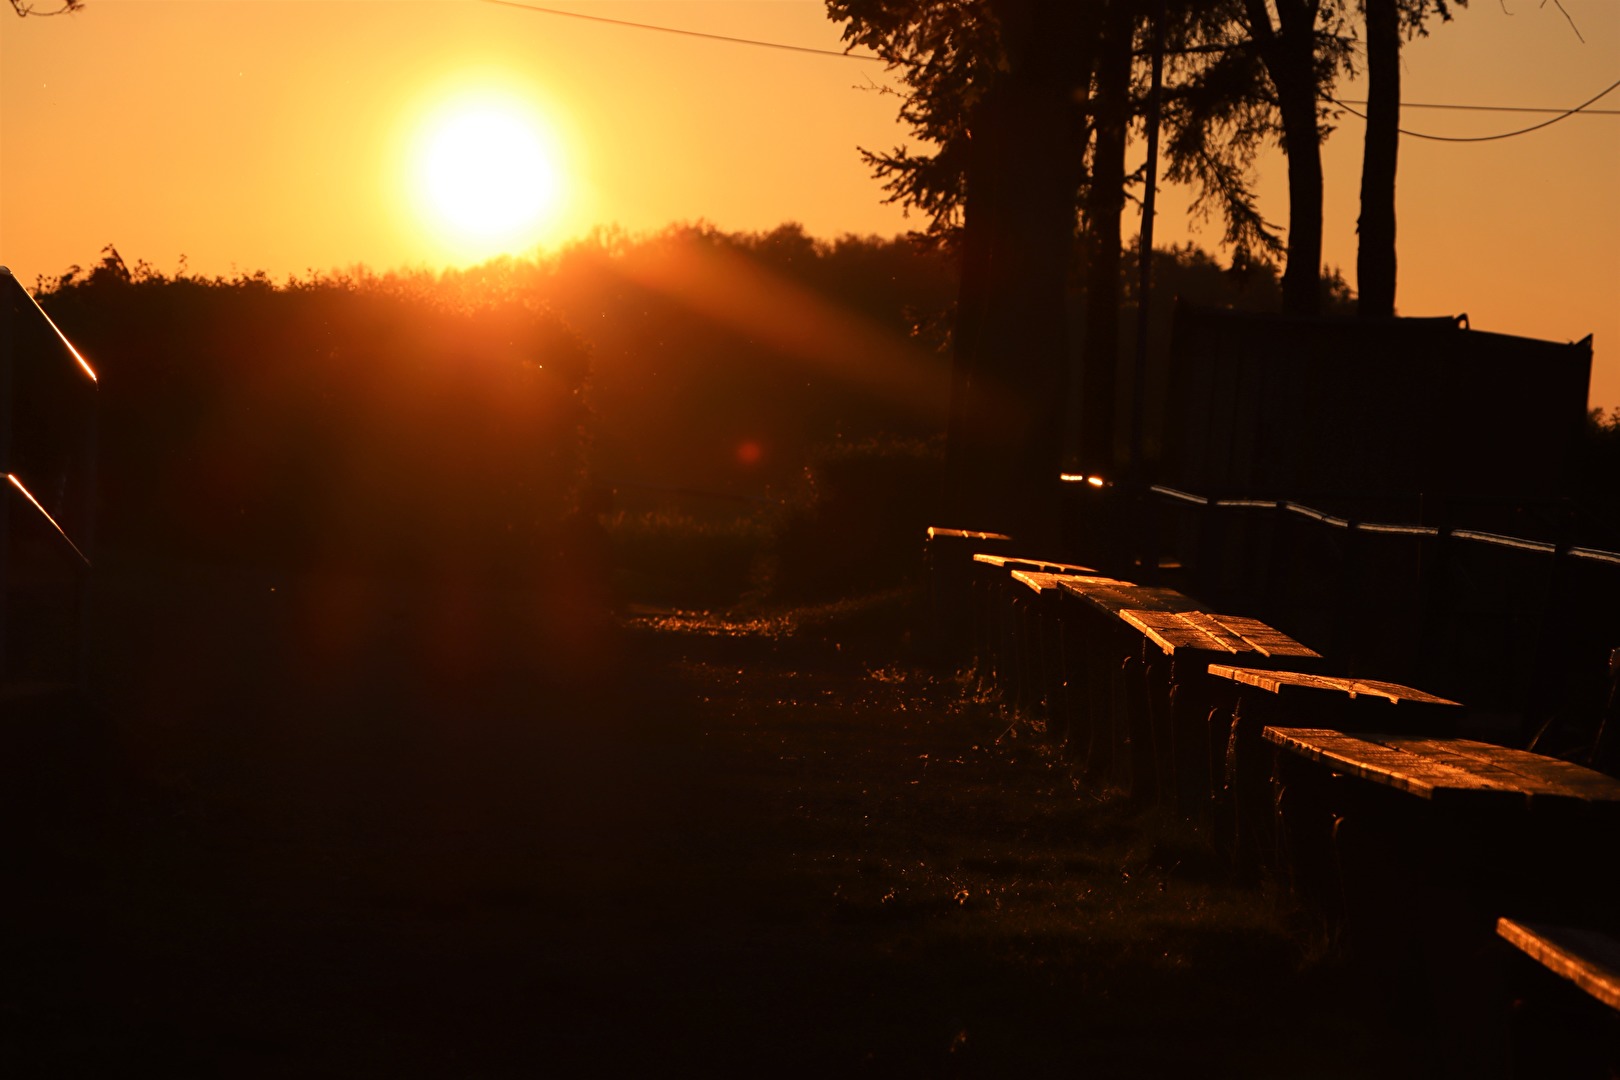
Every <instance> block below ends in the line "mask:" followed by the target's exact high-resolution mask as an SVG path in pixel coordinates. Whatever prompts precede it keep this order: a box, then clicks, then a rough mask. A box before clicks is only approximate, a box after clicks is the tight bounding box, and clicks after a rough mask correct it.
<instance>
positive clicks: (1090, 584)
mask: <svg viewBox="0 0 1620 1080" xmlns="http://www.w3.org/2000/svg"><path fill="white" fill-rule="evenodd" d="M1062 584H1063V588H1064V589H1066V590H1067V591H1069V592H1071V593H1073V594H1074V595H1075V596H1077V597H1079V598H1080V599H1081V600H1084V601H1085V602H1086V603H1088V604H1090V605H1091V606H1092V607H1094V608H1097V609H1098V610H1099V611H1101V612H1103V613H1104V614H1107V615H1118V614H1119V613H1120V612H1121V611H1131V610H1140V611H1191V610H1192V609H1193V607H1194V604H1193V602H1192V601H1191V600H1190V599H1188V598H1187V597H1186V596H1183V595H1182V594H1181V593H1179V592H1177V591H1176V590H1174V589H1164V588H1159V587H1157V586H1150V585H1133V584H1130V583H1129V582H1124V581H1119V580H1117V579H1114V578H1086V577H1081V576H1076V577H1066V578H1064V579H1063V583H1062Z"/></svg>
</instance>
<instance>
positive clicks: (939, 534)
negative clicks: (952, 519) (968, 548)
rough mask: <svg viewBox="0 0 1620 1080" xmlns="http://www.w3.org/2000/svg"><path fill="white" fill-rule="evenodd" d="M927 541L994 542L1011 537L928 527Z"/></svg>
mask: <svg viewBox="0 0 1620 1080" xmlns="http://www.w3.org/2000/svg"><path fill="white" fill-rule="evenodd" d="M928 539H930V540H945V539H950V540H996V541H1009V542H1010V541H1011V540H1012V537H1010V536H1008V535H1007V534H1006V533H995V532H974V531H972V530H971V529H942V528H940V527H939V526H937V525H930V526H928Z"/></svg>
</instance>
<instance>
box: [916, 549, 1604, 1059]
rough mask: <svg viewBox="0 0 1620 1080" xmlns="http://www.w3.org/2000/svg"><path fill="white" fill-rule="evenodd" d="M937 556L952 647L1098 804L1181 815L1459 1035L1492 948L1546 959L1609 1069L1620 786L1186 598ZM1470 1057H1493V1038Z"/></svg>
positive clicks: (1489, 978)
mask: <svg viewBox="0 0 1620 1080" xmlns="http://www.w3.org/2000/svg"><path fill="white" fill-rule="evenodd" d="M927 550H928V562H929V566H930V579H931V583H932V584H931V587H932V589H933V592H934V604H935V614H936V625H937V626H938V627H939V628H940V630H941V638H942V644H943V647H945V648H946V649H947V650H949V651H951V652H953V653H954V654H955V655H956V657H957V658H958V659H964V660H965V659H969V658H971V659H972V660H973V661H975V662H976V663H977V664H978V665H979V667H980V670H981V673H983V674H984V675H985V676H986V677H987V678H990V679H993V680H994V681H995V683H996V685H997V686H998V688H999V689H1000V690H1001V691H1002V692H1003V694H1004V696H1005V700H1006V701H1007V702H1008V703H1009V705H1010V707H1011V708H1012V709H1014V710H1016V712H1017V714H1018V715H1019V716H1021V717H1025V718H1028V719H1029V721H1030V722H1031V723H1032V726H1034V727H1035V728H1036V729H1037V730H1039V731H1041V732H1043V733H1044V734H1045V736H1046V737H1047V738H1048V739H1050V740H1051V741H1052V742H1054V743H1055V744H1057V745H1058V746H1059V747H1061V749H1062V752H1063V753H1064V754H1066V755H1067V756H1068V758H1069V759H1070V760H1071V762H1072V763H1073V765H1074V767H1075V768H1076V769H1077V770H1078V771H1080V772H1081V773H1082V774H1083V775H1084V776H1085V777H1086V778H1087V779H1088V780H1089V781H1090V782H1092V783H1095V784H1099V785H1109V786H1113V787H1117V788H1120V789H1123V790H1125V791H1126V792H1128V793H1129V796H1130V797H1131V798H1132V799H1135V800H1138V801H1140V802H1144V803H1146V802H1157V803H1160V804H1162V805H1165V806H1168V807H1173V808H1174V809H1175V810H1176V811H1178V812H1179V813H1181V814H1183V815H1184V816H1186V817H1187V818H1188V819H1190V820H1192V821H1193V822H1195V823H1196V824H1197V825H1198V826H1199V827H1200V828H1202V829H1204V830H1206V831H1207V833H1208V835H1209V836H1210V837H1211V838H1212V840H1213V841H1214V843H1215V845H1216V846H1217V847H1218V848H1219V849H1221V850H1222V852H1223V853H1225V854H1226V855H1227V856H1228V858H1229V859H1230V861H1231V864H1232V866H1233V867H1234V868H1235V869H1236V871H1237V872H1239V873H1241V874H1243V875H1254V874H1257V873H1260V872H1265V871H1269V872H1272V873H1275V874H1277V875H1278V876H1281V877H1284V878H1286V880H1287V881H1288V882H1289V883H1290V884H1291V886H1292V887H1293V888H1294V890H1295V891H1296V892H1297V893H1298V895H1299V896H1300V897H1301V898H1302V899H1303V900H1304V901H1306V902H1307V903H1308V904H1309V905H1310V907H1311V909H1312V910H1315V911H1317V912H1319V913H1321V915H1322V916H1323V918H1324V919H1325V920H1326V921H1327V923H1328V924H1329V925H1330V926H1331V927H1333V928H1334V930H1335V931H1336V932H1341V933H1343V934H1344V936H1345V939H1346V940H1347V941H1348V942H1350V943H1351V944H1352V946H1357V945H1359V947H1360V948H1362V949H1363V950H1365V951H1368V952H1376V951H1383V952H1387V953H1388V954H1389V955H1390V956H1392V957H1400V958H1404V960H1407V961H1411V962H1412V963H1413V964H1414V965H1415V973H1416V975H1417V978H1415V979H1411V980H1408V981H1407V983H1406V985H1408V986H1418V985H1422V986H1426V987H1427V988H1428V993H1427V994H1426V997H1427V999H1428V1005H1429V1007H1437V1008H1439V1010H1440V1011H1441V1012H1443V1013H1448V1014H1450V1022H1449V1023H1448V1027H1449V1028H1452V1029H1461V1028H1466V1027H1467V1026H1468V1024H1467V1020H1466V1018H1467V1017H1470V1016H1473V1017H1479V1016H1485V1015H1488V1014H1489V1013H1490V1011H1491V1010H1490V1008H1489V1005H1488V1002H1487V1000H1486V999H1487V998H1489V997H1491V996H1493V995H1494V996H1497V997H1500V996H1501V994H1502V993H1504V992H1505V991H1504V989H1503V988H1502V987H1500V986H1498V985H1495V982H1493V979H1494V978H1495V976H1494V975H1493V972H1496V971H1498V970H1499V969H1500V968H1501V966H1502V965H1501V964H1499V963H1495V962H1493V961H1491V960H1490V956H1489V951H1488V950H1486V949H1484V948H1482V947H1481V944H1480V943H1481V941H1482V940H1483V941H1485V942H1489V941H1490V940H1492V939H1493V938H1497V939H1499V940H1501V941H1506V942H1508V943H1509V944H1511V945H1513V946H1515V947H1517V948H1518V949H1520V950H1521V951H1523V952H1524V953H1525V954H1526V955H1527V956H1531V957H1537V958H1540V959H1546V958H1548V957H1551V956H1555V955H1556V956H1557V957H1559V958H1561V959H1560V961H1559V963H1560V965H1561V966H1560V967H1556V968H1554V969H1553V970H1556V971H1558V973H1559V974H1561V975H1563V976H1565V977H1566V978H1568V979H1569V980H1570V981H1571V982H1573V984H1574V985H1576V986H1579V987H1581V988H1583V989H1584V990H1585V991H1587V993H1589V994H1591V995H1592V996H1593V997H1594V998H1596V999H1597V1000H1598V1001H1600V1002H1605V1003H1606V1004H1607V1006H1608V1008H1609V1011H1608V1012H1607V1013H1606V1014H1605V1015H1606V1016H1607V1019H1606V1020H1604V1021H1602V1022H1601V1023H1600V1024H1599V1026H1600V1027H1602V1026H1603V1025H1605V1024H1606V1025H1607V1026H1608V1030H1607V1032H1606V1033H1600V1034H1599V1035H1598V1036H1596V1040H1597V1043H1598V1044H1599V1046H1600V1048H1599V1050H1597V1051H1594V1052H1595V1053H1597V1055H1598V1056H1599V1057H1603V1055H1604V1054H1607V1055H1609V1056H1608V1057H1607V1058H1604V1060H1606V1061H1608V1062H1609V1066H1607V1067H1614V1066H1620V1039H1617V1038H1615V1036H1616V1035H1620V966H1617V964H1616V960H1615V956H1614V955H1613V954H1615V953H1620V946H1616V945H1615V944H1614V942H1613V939H1611V938H1609V937H1607V936H1605V934H1604V932H1605V931H1606V932H1607V933H1611V934H1612V933H1614V932H1616V931H1620V887H1617V886H1616V885H1615V884H1614V883H1613V882H1611V880H1610V879H1611V878H1613V877H1615V876H1616V874H1615V871H1616V870H1620V865H1617V864H1620V858H1617V855H1620V843H1617V841H1620V780H1616V779H1614V778H1612V777H1609V776H1606V775H1603V774H1601V773H1597V772H1594V771H1592V770H1589V769H1585V768H1582V767H1580V766H1578V765H1575V764H1572V763H1570V762H1566V761H1561V760H1557V759H1553V758H1548V757H1543V756H1541V755H1537V754H1533V753H1529V752H1526V751H1522V750H1517V749H1513V748H1510V747H1503V746H1498V745H1494V744H1492V743H1487V742H1482V741H1478V740H1474V739H1468V738H1463V737H1460V733H1463V732H1465V729H1466V726H1467V725H1466V718H1467V710H1466V708H1465V707H1464V706H1463V705H1461V704H1459V703H1458V702H1455V701H1450V700H1447V699H1445V698H1441V697H1438V696H1435V695H1432V694H1427V693H1425V692H1423V691H1421V690H1418V689H1415V688H1413V687H1409V686H1402V685H1398V684H1395V683H1388V682H1380V681H1375V680H1370V679H1362V678H1353V677H1349V676H1345V675H1338V674H1331V673H1330V661H1329V660H1328V659H1327V658H1324V657H1323V656H1321V655H1320V654H1318V653H1317V652H1316V651H1315V650H1313V649H1311V648H1310V647H1308V646H1307V645H1305V644H1303V643H1301V642H1298V641H1295V640H1294V639H1292V638H1291V637H1289V636H1288V635H1287V634H1285V633H1283V632H1281V631H1279V630H1277V629H1275V628H1273V627H1270V626H1267V625H1266V624H1264V623H1262V622H1260V621H1258V620H1256V619H1252V618H1247V617H1243V616H1235V615H1228V614H1224V613H1219V612H1210V611H1206V610H1203V608H1202V607H1201V605H1199V604H1198V603H1197V602H1196V601H1194V600H1192V599H1191V598H1189V597H1187V596H1185V595H1183V594H1181V593H1179V592H1177V591H1175V590H1173V589H1166V588H1158V587H1149V586H1142V585H1137V584H1134V583H1132V582H1128V581H1123V580H1119V579H1117V578H1112V577H1107V576H1104V575H1101V574H1098V573H1097V572H1096V571H1095V570H1093V569H1091V568H1089V567H1086V566H1081V565H1075V564H1067V563H1060V562H1051V561H1046V560H1039V559H1029V558H1023V557H1019V556H1018V555H1016V554H1014V553H1013V545H1012V541H1011V540H1010V539H1009V538H1007V537H1005V536H1000V535H998V534H991V533H972V532H965V531H958V530H950V529H931V530H929V534H928V549H927ZM1571 927H1581V928H1583V929H1579V930H1576V929H1571ZM1593 928H1596V929H1595V930H1594V929H1593ZM1593 942H1596V943H1598V944H1596V945H1593V944H1591V943H1593ZM1554 943H1556V944H1554ZM1572 943H1577V944H1572ZM1583 944H1584V946H1585V947H1583ZM1606 950H1607V951H1606ZM1470 1002H1472V1006H1471V1007H1470V1006H1469V1003H1470ZM1605 1039H1612V1040H1614V1041H1613V1042H1612V1043H1611V1044H1610V1045H1609V1046H1608V1049H1607V1050H1603V1049H1602V1048H1601V1044H1602V1043H1603V1042H1604V1040H1605ZM1465 1041H1466V1042H1467V1044H1468V1045H1470V1046H1472V1047H1474V1048H1475V1049H1476V1050H1478V1051H1479V1052H1481V1053H1484V1054H1486V1056H1487V1058H1490V1057H1491V1055H1490V1053H1489V1051H1488V1050H1487V1049H1486V1048H1489V1047H1490V1046H1491V1045H1492V1038H1491V1036H1490V1033H1488V1032H1479V1033H1476V1036H1475V1037H1472V1038H1470V1039H1468V1040H1465ZM1523 1041H1525V1040H1521V1042H1523ZM1530 1041H1534V1040H1530ZM1493 1060H1496V1059H1493ZM1487 1063H1488V1062H1487ZM1535 1071H1536V1070H1535V1068H1534V1067H1526V1068H1520V1069H1518V1070H1517V1072H1518V1073H1533V1072H1535Z"/></svg>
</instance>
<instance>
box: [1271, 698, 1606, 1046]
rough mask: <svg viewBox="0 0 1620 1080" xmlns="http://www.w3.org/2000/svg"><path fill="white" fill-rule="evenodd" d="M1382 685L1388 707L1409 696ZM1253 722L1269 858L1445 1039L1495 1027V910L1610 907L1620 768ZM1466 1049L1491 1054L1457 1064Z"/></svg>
mask: <svg viewBox="0 0 1620 1080" xmlns="http://www.w3.org/2000/svg"><path fill="white" fill-rule="evenodd" d="M1403 689H1404V688H1403ZM1395 696H1401V697H1404V694H1402V695H1391V697H1395ZM1369 697H1371V698H1374V699H1375V700H1376V699H1377V697H1378V694H1377V692H1376V689H1374V691H1373V692H1372V693H1370V694H1358V700H1364V699H1366V698H1369ZM1384 701H1385V702H1386V703H1385V704H1384V705H1382V706H1379V707H1378V711H1381V712H1382V713H1384V714H1385V716H1386V719H1394V718H1396V716H1397V714H1400V713H1401V710H1402V709H1403V708H1405V707H1406V706H1407V705H1409V704H1413V703H1412V702H1410V701H1406V700H1401V701H1393V700H1390V699H1389V698H1385V699H1384ZM1436 707H1438V706H1436ZM1453 709H1455V707H1453ZM1420 711H1421V708H1420ZM1458 711H1460V710H1458ZM1262 738H1263V740H1264V741H1265V742H1266V743H1267V744H1269V745H1270V746H1271V747H1272V748H1273V751H1274V754H1275V758H1276V761H1275V768H1274V781H1273V791H1274V793H1275V802H1274V806H1275V822H1276V826H1277V829H1276V836H1277V837H1278V838H1279V840H1280V842H1281V843H1280V853H1281V855H1282V858H1281V859H1280V860H1279V861H1280V862H1282V863H1283V864H1284V865H1285V866H1286V868H1287V869H1288V871H1289V872H1290V875H1291V877H1292V879H1293V881H1294V883H1295V885H1296V888H1298V889H1299V892H1300V895H1301V896H1302V898H1304V899H1306V900H1307V902H1308V903H1309V906H1310V907H1311V909H1313V910H1316V911H1317V912H1318V913H1320V914H1321V915H1323V916H1324V917H1325V918H1326V920H1327V921H1328V922H1329V924H1330V925H1332V926H1334V927H1336V928H1337V932H1338V937H1339V940H1340V941H1341V942H1342V943H1343V944H1344V946H1345V947H1346V948H1347V949H1348V950H1349V951H1350V952H1351V954H1352V955H1359V956H1361V957H1364V958H1368V959H1370V960H1372V961H1373V962H1374V964H1375V965H1376V966H1377V967H1378V969H1379V970H1383V971H1387V972H1388V977H1389V979H1390V980H1391V982H1392V983H1395V984H1399V985H1400V986H1401V987H1402V990H1401V993H1402V994H1405V995H1409V997H1410V1001H1409V1002H1402V1004H1403V1005H1409V1006H1410V1007H1412V1008H1416V1009H1421V1010H1425V1011H1432V1012H1433V1014H1434V1015H1435V1016H1436V1018H1437V1019H1436V1023H1437V1026H1438V1030H1440V1031H1441V1032H1442V1033H1443V1036H1442V1037H1443V1040H1444V1041H1445V1042H1446V1043H1447V1044H1448V1046H1450V1045H1455V1046H1457V1047H1461V1048H1464V1049H1469V1048H1474V1049H1477V1048H1478V1047H1479V1046H1480V1045H1481V1043H1480V1039H1481V1038H1483V1037H1486V1036H1487V1035H1491V1036H1493V1037H1499V1035H1500V1032H1499V1030H1498V1031H1497V1032H1495V1033H1492V1032H1491V1028H1492V1027H1493V1026H1494V1027H1496V1028H1498V1029H1499V1028H1500V1024H1499V1022H1495V1021H1493V1017H1494V1016H1499V1011H1498V1010H1499V1007H1500V1002H1501V1001H1502V999H1503V998H1504V997H1505V994H1506V990H1505V988H1504V986H1503V985H1502V972H1501V967H1500V964H1499V963H1498V962H1497V961H1496V960H1495V959H1493V957H1494V956H1495V952H1494V950H1493V949H1492V947H1491V943H1492V941H1493V938H1494V936H1495V935H1496V933H1497V927H1498V917H1499V916H1501V915H1502V914H1504V913H1505V914H1508V915H1510V916H1512V917H1513V918H1515V919H1516V920H1521V921H1529V922H1542V921H1545V922H1549V923H1553V924H1564V923H1571V924H1576V925H1594V924H1601V923H1602V922H1603V920H1605V919H1607V920H1610V921H1612V920H1613V919H1614V918H1615V912H1616V911H1617V910H1620V893H1617V891H1616V890H1615V887H1614V885H1613V884H1612V881H1611V879H1612V877H1613V871H1614V865H1615V852H1616V851H1617V850H1620V780H1615V779H1614V778H1612V777H1608V776H1604V775H1603V774H1601V773H1597V772H1593V771H1592V770H1590V769H1586V768H1583V767H1581V766H1579V765H1576V764H1574V763H1572V762H1568V761H1561V760H1558V759H1555V758H1548V757H1543V756H1541V755H1539V754H1533V753H1529V752H1528V751H1524V750H1518V749H1514V748H1511V747H1503V746H1496V745H1493V744H1491V743H1484V742H1477V741H1474V740H1471V739H1456V738H1446V737H1438V736H1434V735H1427V734H1422V733H1414V732H1411V731H1407V732H1398V733H1396V732H1387V731H1386V732H1367V731H1343V730H1334V729H1329V728H1317V727H1309V728H1307V727H1284V726H1268V727H1266V728H1264V729H1263V731H1262ZM1476 1064H1478V1065H1479V1066H1480V1067H1481V1068H1484V1067H1487V1066H1489V1065H1491V1064H1492V1063H1490V1062H1475V1063H1470V1064H1469V1065H1468V1067H1467V1068H1465V1069H1464V1070H1463V1072H1464V1074H1465V1075H1472V1074H1473V1073H1474V1066H1475V1065H1476ZM1538 1074H1539V1073H1538Z"/></svg>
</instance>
